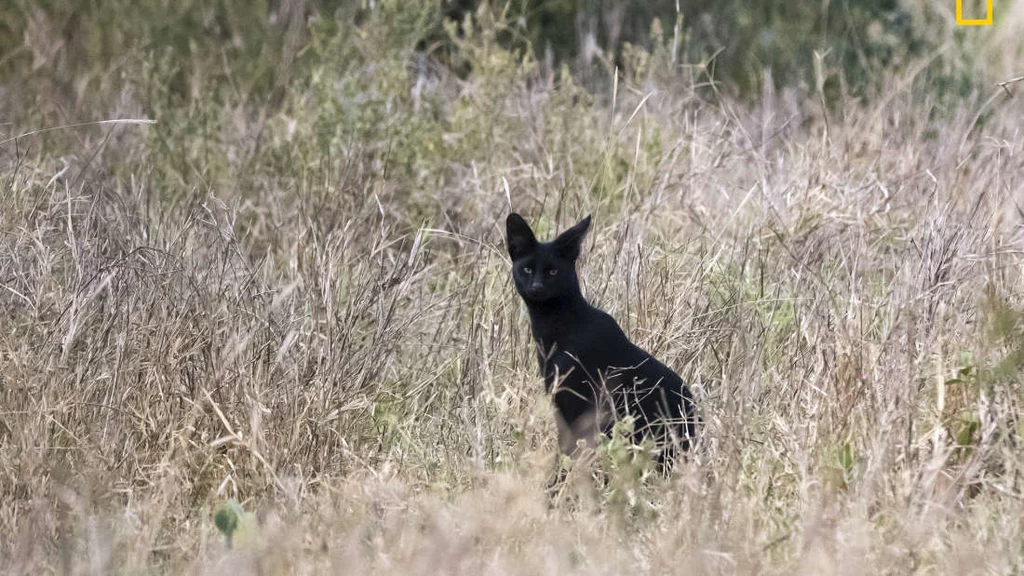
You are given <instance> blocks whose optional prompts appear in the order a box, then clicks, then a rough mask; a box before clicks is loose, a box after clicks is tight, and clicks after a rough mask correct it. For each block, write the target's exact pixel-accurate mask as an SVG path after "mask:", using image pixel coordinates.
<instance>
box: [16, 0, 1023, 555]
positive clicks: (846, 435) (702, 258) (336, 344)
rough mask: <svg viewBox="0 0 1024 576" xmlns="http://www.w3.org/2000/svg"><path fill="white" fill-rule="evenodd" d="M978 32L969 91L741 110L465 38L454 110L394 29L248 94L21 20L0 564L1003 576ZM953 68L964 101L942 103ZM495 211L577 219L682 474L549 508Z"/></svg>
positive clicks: (617, 444) (1006, 57)
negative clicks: (691, 428)
mask: <svg viewBox="0 0 1024 576" xmlns="http://www.w3.org/2000/svg"><path fill="white" fill-rule="evenodd" d="M16 4H17V5H18V6H20V7H21V8H20V9H21V10H23V11H25V12H26V13H27V12H28V8H26V6H28V4H26V3H24V2H16ZM999 6H1000V7H1001V8H1002V7H1005V10H1007V14H1009V16H1007V17H1006V18H1005V19H1003V21H1002V22H1000V26H999V27H997V28H996V29H993V31H992V32H991V37H990V38H988V39H986V40H985V42H980V41H979V42H978V43H977V44H976V45H974V44H969V43H967V45H968V46H974V47H975V48H977V49H978V50H980V51H979V52H978V54H977V58H976V59H973V60H968V59H966V58H964V59H960V57H959V56H956V54H957V51H958V50H963V47H962V45H961V44H956V42H954V41H953V40H951V44H950V45H949V47H948V49H947V50H946V51H945V52H944V53H942V54H941V55H931V56H929V57H927V58H923V59H922V60H920V61H919V62H918V63H917V64H916V65H913V66H908V67H906V68H900V69H898V70H892V71H887V72H885V73H886V74H888V76H886V79H885V82H883V86H884V88H882V89H881V90H880V91H879V92H878V94H877V95H875V96H874V97H873V98H870V99H860V98H855V97H854V96H852V95H850V94H849V93H847V92H845V91H843V90H842V89H840V90H839V91H838V92H831V93H826V90H825V89H824V88H822V89H821V90H816V89H815V87H813V86H812V87H809V88H807V87H805V89H792V90H779V91H770V90H769V91H765V93H764V94H763V96H762V97H761V98H759V99H757V101H756V102H753V103H750V102H740V101H738V100H736V99H733V98H731V97H730V96H728V95H727V94H726V93H723V92H720V91H719V90H718V89H717V88H716V87H715V85H714V84H713V83H711V82H710V79H711V68H710V67H704V66H700V65H699V64H692V65H687V66H681V65H678V64H673V63H672V62H670V58H669V57H668V56H666V54H665V53H664V52H663V51H661V52H658V51H655V52H653V53H645V54H640V55H637V54H634V55H633V57H634V60H635V62H634V67H633V68H632V69H630V70H628V71H626V72H623V73H622V75H621V76H620V78H619V80H618V82H614V83H609V85H608V86H607V88H608V89H607V90H601V91H594V90H584V89H583V88H582V87H580V86H579V85H578V84H576V83H574V82H573V81H572V80H571V79H570V78H569V77H568V76H565V75H562V74H560V73H559V72H558V71H557V70H556V71H554V72H551V71H546V70H544V69H543V67H541V66H540V65H538V63H536V62H534V61H532V60H530V59H529V58H522V57H516V56H515V55H513V54H511V53H509V52H507V51H504V50H503V49H501V48H500V47H499V46H498V45H497V44H495V42H494V38H493V35H489V34H488V33H487V30H488V28H487V27H488V26H489V24H488V23H487V22H484V23H483V24H481V26H482V29H483V30H484V33H482V34H479V35H478V36H475V37H473V38H469V39H466V40H465V41H464V42H465V45H464V46H462V50H463V53H464V54H465V55H466V56H465V58H467V59H468V60H469V62H470V64H471V65H472V68H473V74H472V75H471V76H468V77H465V78H460V77H457V76H455V75H453V74H451V73H450V72H447V71H446V70H444V69H442V68H440V67H438V66H436V65H434V64H432V63H431V62H429V61H428V60H425V59H423V58H419V57H417V56H416V55H415V53H414V52H413V51H412V50H411V46H410V45H408V43H403V42H402V41H401V38H402V37H403V35H404V34H406V33H407V30H406V28H403V26H405V27H408V26H414V25H415V23H411V24H410V23H408V22H403V21H400V20H401V19H399V18H393V19H387V18H385V17H384V16H381V17H380V20H378V19H377V16H372V17H371V18H370V19H369V21H366V22H363V23H361V26H362V27H363V28H362V29H363V32H364V33H362V34H360V33H359V32H358V31H354V30H347V31H346V30H345V29H344V28H343V27H342V29H340V30H339V29H334V28H331V27H330V26H321V27H320V28H316V29H313V30H312V31H309V32H307V33H305V35H304V36H303V35H302V34H300V33H298V32H295V33H294V34H293V32H294V31H293V30H291V29H288V30H286V32H285V34H284V39H283V40H282V47H281V50H282V54H284V56H282V57H281V60H280V61H276V60H275V61H273V62H271V63H270V64H267V65H266V67H265V68H260V67H258V66H259V64H258V61H259V59H258V58H256V59H250V60H244V59H243V57H242V56H243V55H240V54H239V53H238V51H237V50H236V51H232V50H235V49H237V46H236V47H234V48H231V47H230V46H229V47H228V48H227V49H225V51H224V52H223V53H211V54H206V53H201V52H198V51H197V52H196V53H195V54H194V56H193V59H192V60H186V61H181V62H179V61H171V59H170V57H168V58H167V59H160V58H157V57H155V56H152V52H143V51H140V52H130V53H125V54H118V55H116V57H113V56H112V57H111V58H110V59H109V60H104V61H101V62H93V61H85V60H84V59H83V58H81V57H79V56H77V55H76V54H79V53H82V52H83V51H86V50H87V49H92V45H91V44H89V43H88V41H87V40H82V38H84V37H85V35H81V36H79V37H75V36H72V37H71V39H70V40H68V39H67V38H65V37H63V36H60V34H62V33H64V32H61V31H60V29H59V26H57V25H56V23H54V22H48V21H46V19H45V18H44V17H42V16H38V17H37V18H36V20H33V22H35V24H34V25H33V26H31V27H29V29H27V30H28V31H26V32H25V40H24V46H23V48H22V52H21V56H26V55H30V56H31V57H32V58H33V59H35V60H33V62H35V61H36V60H38V62H39V63H40V65H39V66H38V67H36V68H34V69H33V70H32V71H31V77H29V76H25V77H18V78H15V77H9V78H0V120H2V121H3V122H4V124H3V125H2V126H0V130H2V131H3V135H2V136H0V140H2V145H0V186H2V193H0V319H2V322H3V324H2V330H0V573H12V574H14V573H33V574H34V573H46V572H68V573H75V574H100V573H108V572H117V573H133V574H137V573H173V574H183V573H197V574H206V573H211V574H221V573H235V574H249V573H252V574H277V573H297V574H321V573H342V574H366V573H374V574H403V575H404V574H429V575H434V574H523V575H533V574H588V575H589V574H623V573H655V574H689V573H693V574H704V573H711V574H750V573H757V574H765V573H767V574H869V573H889V574H903V573H922V574H936V573H950V574H967V573H992V574H1010V573H1021V572H1024V420H1022V417H1024V379H1022V376H1021V375H1022V370H1024V227H1022V226H1024V92H1022V90H1024V83H1015V84H1009V85H1007V86H1006V88H1005V89H1004V88H1001V87H998V86H996V82H998V81H1000V80H1008V79H1011V78H1013V77H1014V76H1019V75H1020V74H1024V51H1022V49H1021V46H1019V38H1020V33H1021V31H1024V5H1022V4H1021V3H1020V2H1017V3H1016V4H1013V3H1011V2H1002V3H999ZM1014 10H1016V12H1013V11H1014ZM382 11H383V10H382ZM385 20H386V21H385ZM87 24H88V22H86V24H83V26H86V25H87ZM491 25H492V24H491ZM129 33H130V31H129V32H125V34H129ZM154 34H155V32H154ZM76 38H77V39H76ZM202 41H203V40H202V39H198V40H194V41H193V42H202ZM76 42H79V43H80V44H76ZM298 46H301V48H298ZM144 55H145V57H144ZM12 57H14V56H12ZM26 57H27V56H26ZM253 62H257V63H256V64H253ZM951 62H952V63H953V64H950V63H951ZM243 64H245V66H248V67H244V66H243ZM942 66H953V67H954V68H956V67H959V68H957V69H958V70H960V71H962V70H963V69H964V67H967V69H968V70H969V71H971V75H973V76H975V77H976V79H977V80H978V82H977V86H980V88H978V89H972V90H968V91H966V92H965V93H964V94H962V95H958V96H956V97H949V96H946V97H942V96H939V95H937V94H938V93H939V92H938V88H937V87H936V86H935V85H933V84H931V82H933V81H932V80H931V78H932V76H931V74H932V73H933V72H934V68H935V67H942ZM670 69H671V70H674V72H672V73H671V74H670V73H667V72H666V70H670ZM820 73H821V75H822V78H823V80H824V79H826V77H832V78H834V74H835V71H834V70H833V71H830V69H829V64H828V60H827V58H825V59H824V60H823V62H822V67H821V71H820ZM290 74H291V75H290ZM830 75H831V76H830ZM264 85H269V86H270V88H268V89H267V90H262V87H264ZM261 90H262V91H261ZM256 93H261V94H264V93H265V94H269V95H270V96H269V97H267V98H257V97H255V96H252V94H256ZM1011 93H1013V94H1015V96H1011ZM826 99H828V100H830V101H829V102H828V103H827V105H826V106H824V107H823V106H822V102H823V100H826ZM115 118H120V119H145V120H152V121H155V123H149V122H146V123H142V122H122V123H110V124H95V123H93V122H96V121H98V120H107V119H115ZM83 122H84V123H90V124H87V125H84V126H76V127H69V126H68V125H71V124H78V123H83ZM42 128H57V129H54V130H50V131H45V132H36V131H38V130H39V129H42ZM25 133H30V134H28V135H24V136H21V137H19V138H16V139H15V138H14V136H17V135H19V134H25ZM510 207H511V208H513V209H515V210H516V211H519V212H521V213H523V214H524V215H526V216H527V218H528V219H529V220H530V221H531V222H537V223H538V224H539V229H540V233H541V234H542V235H549V234H551V233H552V232H554V231H555V230H556V229H561V228H564V227H565V226H566V225H568V224H570V223H572V222H574V221H575V220H576V219H577V218H578V217H580V216H582V215H585V214H593V215H594V227H593V229H592V233H591V235H590V236H589V237H588V241H587V243H586V245H585V249H584V256H583V258H582V262H581V278H582V281H583V283H584V293H585V294H586V295H587V296H588V297H589V298H590V299H591V301H592V302H594V303H595V304H597V305H599V306H602V307H604V308H605V309H606V310H608V311H609V312H610V313H611V314H612V315H614V316H615V317H616V318H617V319H618V320H619V321H620V323H621V324H622V325H623V328H624V329H625V330H626V332H627V333H628V334H629V335H630V336H631V337H632V338H633V339H634V340H635V341H636V342H637V343H638V344H640V345H641V346H643V347H644V348H646V349H648V350H650V351H651V352H653V353H654V354H655V355H657V356H658V357H659V358H661V359H663V360H664V361H665V362H666V364H668V365H670V366H672V367H674V368H675V369H676V370H677V371H678V372H679V373H680V374H681V375H683V377H684V378H685V379H686V380H687V381H688V382H690V384H691V386H692V388H693V390H694V392H695V395H696V397H697V399H698V402H699V406H700V412H701V415H702V417H703V419H704V422H705V426H704V428H703V430H702V438H701V442H700V445H699V446H698V448H697V449H696V450H695V451H694V452H693V453H692V455H691V457H690V458H689V459H688V460H687V461H686V462H683V463H681V464H679V465H678V466H677V467H676V469H675V470H674V472H673V474H672V475H671V477H669V478H660V477H658V476H656V475H655V474H654V471H653V468H652V467H651V466H650V464H649V462H648V461H647V459H646V458H645V453H644V452H643V451H642V450H640V449H637V448H633V447H631V446H627V445H626V444H624V443H623V442H622V440H621V438H613V439H611V440H610V441H608V442H606V443H605V444H604V445H603V446H602V447H601V451H600V454H599V462H600V466H601V469H602V470H603V471H604V474H605V475H606V477H607V482H592V481H589V480H588V479H587V476H586V474H585V473H582V472H581V473H578V474H575V481H574V482H572V483H571V484H570V485H569V486H568V487H567V488H566V490H565V491H564V492H563V493H562V494H561V495H559V496H558V497H554V498H549V497H548V496H547V495H546V493H545V485H546V482H547V480H548V478H549V474H550V473H551V471H552V463H553V458H554V452H555V425H554V421H553V418H552V411H551V408H550V406H549V404H548V401H547V398H546V397H545V396H544V394H543V386H542V382H541V380H540V378H539V375H538V374H537V370H536V365H535V361H534V359H533V355H532V349H531V345H530V338H529V325H528V322H527V319H526V317H525V310H524V308H523V306H522V304H521V302H520V300H519V298H518V296H517V295H516V294H515V291H514V289H513V287H512V284H511V279H510V277H509V270H508V268H509V262H508V258H507V255H506V252H505V249H504V245H503V238H502V229H503V225H502V223H503V221H504V217H505V215H506V214H507V212H508V210H509V208H510ZM231 499H234V500H237V502H239V503H240V504H241V507H242V508H243V509H244V510H245V511H246V514H245V515H244V516H243V517H242V518H241V519H240V524H239V528H238V530H237V531H236V533H235V534H234V536H233V538H232V540H233V542H232V544H233V545H232V546H231V547H230V548H229V547H228V546H227V543H226V539H225V538H224V536H222V535H221V533H220V532H219V531H218V529H217V527H216V526H215V525H214V520H213V517H214V511H215V510H217V509H220V508H223V507H224V506H225V505H226V503H227V502H228V501H229V500H231Z"/></svg>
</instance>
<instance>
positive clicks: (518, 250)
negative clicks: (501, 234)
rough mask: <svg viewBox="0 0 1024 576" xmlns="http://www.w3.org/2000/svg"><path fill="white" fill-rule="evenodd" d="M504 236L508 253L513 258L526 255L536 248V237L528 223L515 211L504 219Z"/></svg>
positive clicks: (516, 258)
mask: <svg viewBox="0 0 1024 576" xmlns="http://www.w3.org/2000/svg"><path fill="white" fill-rule="evenodd" d="M505 236H506V242H507V243H508V255H509V256H510V257H511V258H512V259H513V260H518V259H519V258H522V257H523V256H528V255H530V254H532V253H533V252H534V251H535V250H537V237H536V236H534V235H533V230H530V225H529V224H527V223H526V220H523V217H522V216H520V215H519V214H516V213H515V212H513V213H511V214H509V215H508V218H506V219H505Z"/></svg>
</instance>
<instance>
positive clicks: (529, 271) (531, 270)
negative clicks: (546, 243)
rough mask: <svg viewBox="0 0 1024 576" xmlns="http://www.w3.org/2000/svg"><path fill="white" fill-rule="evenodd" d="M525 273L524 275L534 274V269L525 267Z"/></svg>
mask: <svg viewBox="0 0 1024 576" xmlns="http://www.w3.org/2000/svg"><path fill="white" fill-rule="evenodd" d="M523 273H524V274H533V268H530V267H529V266H523Z"/></svg>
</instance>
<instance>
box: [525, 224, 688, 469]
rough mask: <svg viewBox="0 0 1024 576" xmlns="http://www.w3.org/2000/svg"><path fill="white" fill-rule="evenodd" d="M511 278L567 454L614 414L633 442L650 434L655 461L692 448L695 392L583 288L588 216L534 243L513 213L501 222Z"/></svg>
mask: <svg viewBox="0 0 1024 576" xmlns="http://www.w3.org/2000/svg"><path fill="white" fill-rule="evenodd" d="M505 228H506V233H507V241H508V252H509V256H511V258H512V278H513V279H514V281H515V285H516V291H517V292H519V295H520V296H521V297H522V298H523V301H524V302H526V307H527V310H528V311H529V313H530V328H531V329H532V331H533V338H534V341H535V343H536V345H537V359H538V361H539V363H540V370H541V374H542V375H543V376H544V384H545V387H546V389H547V391H548V392H552V393H553V402H554V405H555V411H556V414H557V417H558V420H559V422H558V424H559V426H558V430H559V447H560V449H561V451H562V453H565V454H572V453H573V452H574V450H575V447H576V445H577V441H578V440H581V439H582V440H585V441H587V442H593V440H594V439H595V438H596V435H597V433H598V432H602V433H608V432H609V431H610V429H611V426H612V424H614V421H615V419H617V418H619V417H622V416H625V415H626V414H629V415H632V416H633V417H634V418H635V420H636V426H635V429H634V430H635V431H634V438H633V440H634V442H637V443H639V441H640V440H641V439H642V437H643V436H644V435H650V436H653V437H654V439H655V440H656V441H657V442H658V444H659V446H660V448H661V451H660V453H659V457H658V458H659V462H660V463H661V464H662V465H663V466H668V465H671V462H672V460H673V459H674V456H675V453H676V452H675V449H676V448H680V449H682V450H687V449H689V446H690V442H691V441H692V440H693V439H694V438H695V434H696V425H697V420H696V415H695V414H694V404H693V396H692V395H691V394H690V390H689V389H688V388H687V387H686V386H685V385H684V384H683V381H682V379H681V378H680V377H679V375H678V374H676V373H675V372H673V371H672V370H671V369H669V368H668V367H666V366H665V365H664V364H662V363H661V362H658V361H657V360H655V359H654V357H652V356H651V355H650V354H648V353H647V352H645V351H644V350H642V349H640V348H639V347H637V346H636V345H635V344H633V343H632V342H630V341H629V338H627V337H626V335H625V333H623V331H622V329H621V328H620V327H619V325H618V323H616V322H615V319H613V318H612V317H611V316H609V315H608V314H606V313H605V312H602V311H601V310H599V309H597V308H595V307H593V306H591V305H590V304H589V303H588V302H587V301H586V299H584V298H583V293H582V292H581V291H580V284H579V278H578V277H577V275H576V259H577V258H578V257H579V254H580V246H581V244H582V242H583V237H584V235H585V234H586V233H587V229H588V228H590V217H589V216H587V217H586V218H584V219H583V220H582V221H581V222H579V223H578V224H576V225H575V226H573V227H572V228H570V229H568V230H566V231H565V232H563V233H562V234H560V235H559V236H558V237H557V238H555V239H554V240H553V241H552V242H538V241H537V238H536V237H535V236H534V235H533V231H532V230H531V229H530V226H529V225H528V224H527V223H526V221H525V220H523V218H522V217H521V216H519V215H518V214H515V213H513V214H509V216H508V219H507V220H506V221H505Z"/></svg>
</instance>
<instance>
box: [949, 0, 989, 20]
mask: <svg viewBox="0 0 1024 576" xmlns="http://www.w3.org/2000/svg"><path fill="white" fill-rule="evenodd" d="M985 4H986V5H987V9H986V10H985V17H984V18H967V19H964V0H956V25H957V26H991V25H992V0H985Z"/></svg>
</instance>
